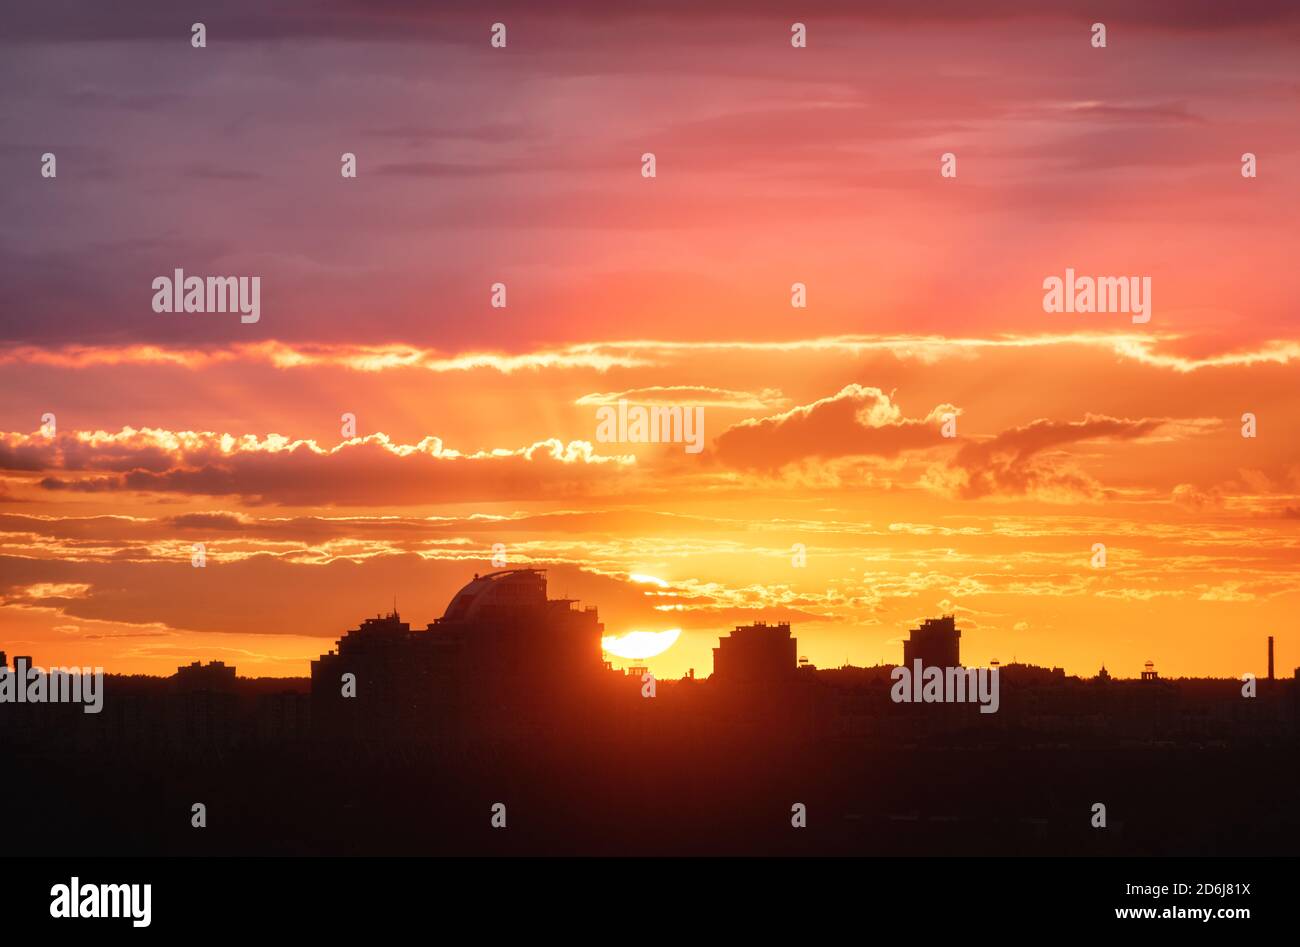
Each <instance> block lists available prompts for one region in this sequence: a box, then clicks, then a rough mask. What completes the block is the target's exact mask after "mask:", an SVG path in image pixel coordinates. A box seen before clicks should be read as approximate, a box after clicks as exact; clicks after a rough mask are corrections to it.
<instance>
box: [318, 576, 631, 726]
mask: <svg viewBox="0 0 1300 947" xmlns="http://www.w3.org/2000/svg"><path fill="white" fill-rule="evenodd" d="M603 632H604V626H603V625H602V624H601V623H600V621H599V619H598V617H597V613H596V609H595V608H577V607H575V603H574V600H573V599H550V598H547V595H546V572H545V570H543V569H505V570H502V571H500V572H492V573H489V574H487V575H483V576H479V575H475V576H474V578H473V580H472V581H471V582H469V583H467V584H466V585H465V586H464V587H463V588H462V589H461V590H460V591H459V592H457V593H456V594H455V596H453V597H452V600H451V602H450V603H449V604H448V605H447V608H446V610H445V612H444V613H443V615H442V617H441V618H439V619H437V620H436V621H434V622H433V623H431V624H430V625H428V626H427V627H426V628H425V629H424V630H423V631H420V630H412V629H411V626H410V625H409V624H407V623H406V622H404V621H402V620H401V618H400V616H399V615H398V614H397V612H396V611H394V612H392V613H391V614H389V615H386V616H376V617H375V618H370V619H367V620H366V621H364V622H362V623H361V625H360V626H358V627H357V628H354V629H352V630H351V631H349V632H348V633H347V634H345V635H344V636H343V637H342V638H340V639H339V641H338V647H337V651H330V652H329V653H328V654H324V655H321V657H320V658H319V659H317V660H315V661H313V662H312V666H311V679H312V686H311V694H312V729H313V730H314V731H316V732H317V733H318V734H322V735H349V734H350V735H353V736H355V737H358V738H365V739H370V738H377V737H382V736H394V737H397V736H412V735H416V736H418V735H422V734H425V735H435V734H436V733H437V732H439V730H440V729H443V728H446V729H455V730H457V731H460V732H463V731H464V729H465V728H466V727H468V726H473V725H482V726H484V727H487V726H497V727H500V726H505V725H507V724H509V723H510V722H511V721H514V722H518V721H523V722H529V721H536V720H538V719H541V718H543V717H545V716H546V715H547V714H551V713H559V712H562V711H563V710H565V709H566V708H567V707H568V706H571V705H572V704H574V703H575V702H577V703H581V701H582V700H583V698H584V696H585V695H586V693H587V692H588V685H591V686H595V685H596V684H597V683H599V681H601V680H602V679H603V678H604V676H605V674H606V666H605V662H604V659H603V654H602V651H601V646H600V640H601V637H602V635H603ZM345 675H351V676H350V677H345ZM453 719H454V720H455V721H457V722H456V725H455V727H452V726H451V723H452V721H453ZM503 720H504V721H505V723H503V722H502V721H503Z"/></svg>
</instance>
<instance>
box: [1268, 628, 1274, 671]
mask: <svg viewBox="0 0 1300 947" xmlns="http://www.w3.org/2000/svg"><path fill="white" fill-rule="evenodd" d="M1268 679H1269V680H1270V681H1271V680H1273V636H1272V635H1269V636H1268Z"/></svg>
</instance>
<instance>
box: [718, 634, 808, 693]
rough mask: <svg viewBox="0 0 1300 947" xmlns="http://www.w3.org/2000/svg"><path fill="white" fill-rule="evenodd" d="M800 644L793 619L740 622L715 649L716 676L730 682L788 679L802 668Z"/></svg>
mask: <svg viewBox="0 0 1300 947" xmlns="http://www.w3.org/2000/svg"><path fill="white" fill-rule="evenodd" d="M798 645H799V642H798V639H796V638H793V637H791V635H790V623H789V622H781V623H780V624H776V625H769V624H767V623H766V622H761V621H760V622H755V623H754V624H752V625H737V626H736V628H735V630H734V631H733V632H731V634H730V635H728V636H727V637H725V638H719V639H718V646H717V647H716V648H714V649H713V678H714V679H715V680H717V681H721V682H723V683H727V684H761V683H774V682H779V681H787V680H789V679H790V678H792V677H793V676H794V675H795V674H796V673H797V672H798V669H799V662H798Z"/></svg>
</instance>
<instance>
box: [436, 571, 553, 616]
mask: <svg viewBox="0 0 1300 947" xmlns="http://www.w3.org/2000/svg"><path fill="white" fill-rule="evenodd" d="M539 607H540V608H545V607H546V570H545V569H502V570H501V571H500V572H489V573H488V574H487V575H478V574H475V576H474V579H473V580H472V581H471V582H469V583H467V584H466V585H465V587H464V588H462V589H461V590H460V591H459V592H457V593H456V595H455V596H454V597H453V598H452V600H451V604H449V605H448V606H447V610H446V611H445V612H443V615H442V618H440V619H439V621H440V622H447V621H470V620H473V619H475V618H479V617H482V616H483V614H484V612H495V611H499V610H507V611H513V610H515V609H521V608H523V609H528V608H539Z"/></svg>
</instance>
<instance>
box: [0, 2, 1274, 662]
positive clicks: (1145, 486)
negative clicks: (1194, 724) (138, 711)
mask: <svg viewBox="0 0 1300 947" xmlns="http://www.w3.org/2000/svg"><path fill="white" fill-rule="evenodd" d="M1131 6H1132V5H1131V4H1127V3H1105V2H1096V3H1088V4H1082V3H1062V4H1054V5H1052V6H1051V9H1050V12H1043V11H1041V10H1037V11H1036V10H1035V5H1028V4H1018V3H989V4H979V5H978V8H976V7H975V6H974V5H970V4H958V3H943V2H939V3H931V4H924V5H918V4H910V3H901V2H900V3H884V4H875V5H872V4H861V3H852V4H849V3H837V2H827V0H810V2H804V3H798V4H789V3H785V4H776V3H744V4H742V3H729V2H720V3H716V4H711V5H708V7H707V9H701V8H700V7H701V5H699V4H688V3H676V2H668V3H656V4H649V3H628V4H623V5H618V6H617V9H615V10H611V9H610V7H611V5H609V4H604V3H594V2H557V3H550V4H546V5H545V9H544V10H543V9H542V6H541V5H538V4H527V3H522V2H510V0H502V2H495V3H492V4H459V3H451V4H439V5H432V4H427V3H423V2H421V3H416V2H413V0H412V2H382V3H370V4H361V3H352V2H347V3H343V2H316V3H306V2H293V3H285V4H275V5H273V6H268V5H267V4H264V3H249V2H243V0H233V2H226V3H204V2H192V3H186V4H176V3H174V2H168V3H162V2H145V3H139V4H132V5H130V6H129V7H127V8H119V7H114V8H113V9H112V10H111V11H110V10H108V9H107V8H104V7H103V6H102V5H100V4H91V3H85V2H58V0H56V2H49V3H45V4H24V5H21V6H20V5H8V6H7V7H6V9H5V10H4V11H3V12H0V47H3V50H2V54H0V387H2V390H3V392H4V398H3V400H2V401H0V650H7V651H8V652H9V654H10V655H13V654H31V655H32V656H33V657H34V658H35V659H36V663H38V664H42V665H64V666H72V665H77V666H103V667H105V668H106V669H107V670H109V671H110V672H118V673H150V674H167V673H170V672H172V671H173V670H174V669H175V668H176V666H178V665H179V664H182V663H189V662H190V661H193V660H196V659H202V660H204V661H207V660H214V659H215V660H223V661H226V662H227V663H233V664H235V665H236V667H237V668H238V669H239V672H240V674H242V675H247V676H271V675H274V676H290V675H294V676H297V675H305V674H306V673H307V672H308V667H309V665H308V662H309V661H310V659H311V658H313V657H315V656H317V655H319V654H321V653H322V652H323V651H325V650H328V649H329V648H330V647H332V646H333V640H334V639H336V638H338V637H339V636H340V635H342V634H343V633H344V632H345V631H346V630H347V629H349V628H352V627H355V626H356V625H357V624H358V623H359V622H360V621H361V620H363V619H365V618H366V617H369V616H373V615H375V614H377V613H381V612H386V611H388V610H389V609H391V608H392V606H393V602H394V600H396V603H397V607H398V609H399V610H400V612H401V615H402V618H403V620H406V621H410V622H411V623H412V625H413V626H414V627H420V628H423V627H424V625H425V624H426V623H428V622H431V621H433V620H434V619H435V618H437V617H439V616H440V615H441V614H442V611H443V609H444V608H445V607H446V604H447V603H448V602H449V601H450V599H451V597H452V596H453V595H454V593H455V591H456V590H457V589H458V588H459V587H460V586H461V585H463V584H464V583H465V582H467V581H469V580H470V578H472V576H473V574H474V573H476V572H485V571H490V570H491V569H492V568H493V566H492V563H491V559H492V557H493V547H494V546H496V545H497V544H500V546H501V547H503V548H502V551H503V553H504V556H505V559H506V562H507V564H508V565H509V566H511V567H515V566H533V567H541V568H546V569H548V570H549V572H548V574H549V579H550V590H551V594H552V595H554V596H560V595H563V596H564V597H569V598H576V599H581V600H582V603H583V604H584V605H594V606H596V607H598V608H599V610H600V615H601V619H602V620H603V621H604V623H605V627H606V633H607V634H610V635H621V634H625V633H628V632H632V631H651V632H656V631H664V630H668V629H675V628H680V629H681V632H682V633H681V635H680V637H679V638H678V639H677V641H676V643H675V644H674V645H673V646H672V647H671V648H670V649H669V650H668V651H666V652H664V653H663V654H662V655H660V656H658V657H656V658H653V659H651V660H650V661H649V662H648V663H649V664H650V667H651V669H652V670H654V671H655V673H656V674H657V675H658V676H660V677H676V676H679V675H681V674H684V673H686V672H687V670H688V669H691V668H693V669H695V671H696V673H697V674H699V675H701V676H703V675H705V674H708V673H709V672H710V671H711V668H712V653H711V649H712V648H713V647H715V646H716V644H717V639H718V636H719V635H720V634H725V633H726V632H727V631H728V630H730V629H731V628H732V627H734V626H736V625H738V624H747V623H749V622H752V621H763V620H765V621H769V622H772V621H789V622H791V624H792V626H793V630H794V634H795V636H796V637H797V638H798V640H799V649H798V650H799V653H800V654H801V655H804V656H807V658H808V659H809V660H810V661H811V662H812V663H814V664H816V665H818V666H821V667H836V666H840V665H842V664H845V663H851V664H856V665H874V664H877V663H886V662H893V661H897V660H899V659H900V657H901V641H902V639H903V638H904V637H905V636H906V634H907V631H908V629H910V628H912V627H915V626H916V625H917V624H919V623H920V621H921V620H923V619H924V618H927V617H935V616H937V615H940V614H955V615H956V616H957V620H958V626H959V628H961V630H962V633H963V637H962V654H963V659H964V660H965V661H966V662H967V663H970V664H984V663H987V662H989V661H991V660H995V659H996V660H1000V661H1001V662H1002V663H1004V664H1006V663H1009V662H1010V661H1012V660H1018V661H1022V662H1029V663H1035V664H1042V665H1049V666H1051V665H1055V666H1062V667H1064V668H1065V669H1066V671H1067V672H1068V673H1071V674H1086V675H1091V674H1094V673H1095V672H1096V671H1097V669H1098V668H1100V667H1101V666H1102V665H1103V664H1105V665H1106V666H1107V667H1108V668H1109V669H1110V670H1111V672H1112V673H1114V674H1116V675H1119V676H1136V675H1137V673H1138V672H1139V671H1140V670H1141V667H1142V664H1143V662H1145V661H1148V660H1150V661H1153V662H1154V663H1155V665H1156V667H1157V668H1158V669H1159V670H1160V671H1161V673H1162V674H1165V675H1166V676H1182V675H1216V676H1239V675H1241V674H1242V673H1244V672H1254V673H1263V671H1264V657H1265V637H1266V636H1267V635H1270V634H1271V635H1275V636H1277V641H1278V644H1277V649H1278V667H1279V671H1280V672H1281V673H1289V672H1290V671H1289V669H1290V668H1292V667H1294V666H1296V665H1300V644H1298V643H1297V637H1296V634H1295V631H1294V627H1293V626H1294V617H1293V616H1294V615H1295V614H1296V613H1297V609H1298V608H1300V573H1298V571H1297V563H1298V562H1300V557H1297V547H1298V546H1300V541H1298V540H1297V531H1298V530H1300V450H1298V449H1297V444H1300V437H1298V435H1300V431H1298V427H1300V401H1298V399H1297V391H1298V390H1300V389H1298V386H1297V382H1300V329H1298V328H1297V320H1296V315H1295V306H1296V302H1295V300H1296V299H1297V298H1298V297H1300V269H1298V268H1297V267H1296V265H1295V259H1294V258H1295V251H1296V245H1297V240H1296V236H1295V233H1296V230H1295V217H1296V210H1297V207H1300V170H1298V166H1297V157H1298V155H1300V123H1297V121H1296V115H1297V104H1300V101H1298V100H1300V55H1297V53H1298V52H1300V8H1297V7H1295V5H1293V4H1286V3H1238V4H1232V5H1227V4H1209V3H1206V4H1197V3H1152V4H1145V5H1143V6H1142V9H1141V10H1136V11H1135V10H1131V9H1130V7H1131ZM195 22H203V23H204V25H205V27H206V35H207V45H206V47H204V48H195V47H194V46H192V45H191V26H192V24H193V23H195ZM496 22H501V23H504V24H505V26H506V30H507V34H506V35H507V42H506V46H505V47H504V48H494V47H493V46H492V45H491V43H490V38H491V31H492V25H493V24H494V23H496ZM796 22H800V23H803V24H805V26H806V32H807V46H806V48H794V47H793V46H792V45H791V24H792V23H796ZM1097 22H1101V23H1104V24H1105V26H1106V34H1107V36H1106V40H1107V42H1106V46H1105V47H1104V48H1099V47H1096V46H1094V45H1093V43H1092V37H1093V31H1092V25H1093V24H1094V23H1097ZM47 153H49V154H53V155H55V158H56V162H57V164H56V168H57V171H56V174H55V176H54V177H45V176H43V175H42V162H43V158H42V156H43V155H44V154H47ZM344 153H350V154H354V155H355V156H356V165H357V174H356V177H355V178H345V177H343V176H342V174H341V173H340V168H341V156H342V155H343V154H344ZM646 153H652V154H653V155H654V156H655V175H654V177H646V176H645V174H644V173H643V167H644V166H643V155H645V154H646ZM1247 153H1249V154H1252V155H1254V156H1255V162H1256V176H1254V177H1246V176H1244V175H1243V173H1242V168H1243V155H1245V154H1247ZM945 154H950V155H953V156H954V158H955V168H956V175H955V176H944V175H943V174H942V173H941V168H942V156H943V155H945ZM177 268H180V269H183V270H184V272H185V273H186V274H187V275H199V276H247V277H252V276H257V277H258V278H259V279H260V287H261V297H260V318H259V319H258V321H257V322H255V323H243V322H242V321H241V320H240V318H239V315H238V314H231V313H184V312H181V313H167V312H164V313H159V312H155V311H154V308H153V307H152V305H151V300H152V299H153V296H154V290H153V288H152V282H153V281H154V280H155V279H156V278H158V277H160V276H167V277H170V276H171V275H172V273H173V272H174V270H175V269H177ZM1067 269H1071V270H1073V271H1075V272H1076V273H1078V274H1080V275H1085V274H1086V275H1090V276H1108V277H1120V276H1124V277H1131V276H1136V277H1142V278H1149V279H1150V281H1151V282H1150V285H1151V314H1150V320H1149V321H1148V322H1143V323H1139V322H1134V321H1133V319H1132V318H1130V315H1129V314H1128V313H1124V312H1099V313H1080V312H1048V311H1045V308H1044V305H1043V301H1044V280H1045V279H1047V278H1049V277H1052V276H1057V277H1064V276H1065V274H1066V271H1067ZM496 283H503V284H505V286H506V305H505V307H504V308H497V307H494V306H493V305H492V296H493V290H492V287H493V284H496ZM794 283H802V284H804V286H805V287H806V303H807V304H806V307H803V308H799V307H795V306H793V305H792V285H793V284H794ZM620 400H623V401H626V402H628V403H629V404H632V405H643V406H652V405H659V406H672V405H676V406H681V407H683V408H686V409H690V410H694V409H697V408H698V409H702V411H703V418H704V444H703V449H702V450H701V451H699V452H698V453H693V452H688V451H686V450H685V449H684V446H683V445H682V444H680V443H667V444H665V443H660V444H654V443H626V442H624V443H612V442H606V441H602V440H600V439H599V437H598V424H597V417H598V412H599V411H600V409H601V408H602V406H608V405H616V404H617V403H618V402H619V401H620ZM345 414H351V415H353V416H354V417H355V434H351V433H350V432H349V431H346V430H345V429H344V425H343V416H344V415H345ZM1245 414H1251V415H1253V416H1254V419H1255V422H1254V423H1255V425H1256V431H1255V434H1256V436H1254V437H1245V436H1243V415H1245ZM46 415H53V424H52V428H51V424H50V423H48V422H47V421H45V420H43V419H44V418H45V416H46ZM945 417H953V418H955V425H956V430H955V436H953V437H947V436H944V434H943V432H942V422H943V419H944V418H945ZM195 544H202V545H203V550H204V557H205V559H204V561H205V565H204V567H203V568H196V567H195V566H194V565H193V557H194V547H195ZM1095 544H1102V545H1104V547H1105V564H1104V565H1103V566H1098V565H1097V564H1096V563H1097V560H1096V554H1095V552H1094V547H1095ZM615 663H616V664H619V663H621V662H618V661H616V662H615Z"/></svg>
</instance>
